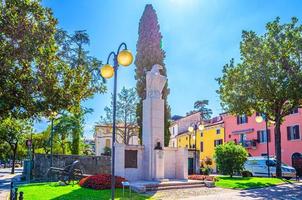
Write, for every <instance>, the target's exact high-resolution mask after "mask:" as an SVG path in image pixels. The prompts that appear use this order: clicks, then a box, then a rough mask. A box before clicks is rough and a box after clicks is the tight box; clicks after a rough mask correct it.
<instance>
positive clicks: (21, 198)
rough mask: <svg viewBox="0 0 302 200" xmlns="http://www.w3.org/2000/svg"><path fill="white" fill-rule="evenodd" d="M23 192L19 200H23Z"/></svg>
mask: <svg viewBox="0 0 302 200" xmlns="http://www.w3.org/2000/svg"><path fill="white" fill-rule="evenodd" d="M23 199H24V198H23V192H20V196H19V200H23Z"/></svg>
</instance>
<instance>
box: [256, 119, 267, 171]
mask: <svg viewBox="0 0 302 200" xmlns="http://www.w3.org/2000/svg"><path fill="white" fill-rule="evenodd" d="M255 120H256V122H257V123H262V122H263V120H264V121H265V133H266V153H267V176H268V177H270V174H271V173H270V162H269V144H268V140H269V137H268V125H267V124H268V119H267V115H266V114H261V115H259V116H256V118H255Z"/></svg>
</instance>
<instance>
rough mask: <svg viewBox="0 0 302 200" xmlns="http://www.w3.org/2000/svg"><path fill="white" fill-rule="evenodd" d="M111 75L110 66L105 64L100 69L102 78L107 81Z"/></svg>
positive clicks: (112, 69)
mask: <svg viewBox="0 0 302 200" xmlns="http://www.w3.org/2000/svg"><path fill="white" fill-rule="evenodd" d="M113 74H114V68H113V67H112V66H111V65H109V64H106V65H104V66H103V67H102V68H101V75H102V77H104V78H107V79H108V78H111V77H112V76H113Z"/></svg>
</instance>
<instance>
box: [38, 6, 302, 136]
mask: <svg viewBox="0 0 302 200" xmlns="http://www.w3.org/2000/svg"><path fill="white" fill-rule="evenodd" d="M42 2H43V5H44V6H47V7H50V8H51V9H52V10H53V12H54V15H55V17H56V18H57V19H58V21H59V27H60V28H63V29H65V30H67V31H69V32H73V31H75V30H87V32H88V34H89V36H90V46H89V48H88V49H89V50H90V52H91V54H92V55H93V56H95V57H97V58H98V59H100V60H103V61H105V60H106V59H107V55H108V53H109V52H110V51H112V50H116V48H117V47H118V45H119V44H120V43H121V42H123V41H124V42H126V43H127V45H128V48H129V49H130V50H131V51H132V52H133V53H134V54H135V52H136V48H135V46H136V41H137V38H138V23H139V19H140V17H141V15H142V13H143V10H144V7H145V5H146V4H149V3H151V4H152V5H153V7H154V8H155V10H156V12H157V15H158V20H159V24H160V28H161V33H162V35H163V49H164V50H165V51H166V59H165V64H166V68H167V73H168V81H169V87H170V95H169V97H168V100H169V103H170V106H171V108H172V115H175V114H177V115H185V113H186V112H188V111H190V110H192V108H193V103H194V102H195V101H196V100H198V99H208V100H209V101H210V105H209V107H210V108H211V109H212V110H213V112H214V115H218V114H219V113H221V112H222V109H221V107H220V101H219V96H218V95H217V94H216V90H217V88H218V84H217V82H216V81H215V78H217V77H219V76H221V70H222V67H223V65H224V64H226V63H227V62H228V61H229V60H230V59H231V58H235V61H237V62H238V61H239V59H240V52H239V44H240V40H241V32H242V30H253V31H256V32H257V33H259V34H262V33H264V32H265V24H266V23H267V22H269V21H272V20H273V19H275V18H276V17H277V16H280V17H281V21H282V22H288V21H289V20H290V19H291V17H292V16H296V17H298V18H299V19H301V21H302V12H301V10H302V1H299V0H290V1H289V0H288V1H285V0H283V1H282V0H266V1H263V0H249V1H248V0H156V1H144V0H124V1H120V0H110V1H109V0H89V1H88V0H43V1H42ZM134 69H135V66H134V64H132V65H131V66H130V67H128V68H121V69H120V71H119V77H118V90H120V89H121V88H122V87H123V86H125V87H127V88H130V87H134V86H135V79H134ZM107 86H108V93H107V94H101V95H96V96H94V98H92V99H89V100H87V101H86V102H84V103H83V105H84V106H86V107H89V108H93V110H94V112H93V113H92V114H89V115H87V116H86V122H85V137H88V138H91V137H92V135H93V127H94V125H95V122H97V121H99V118H100V116H101V115H102V114H103V109H104V107H105V106H106V105H108V104H109V102H110V93H111V91H112V86H113V81H112V80H109V81H108V83H107ZM45 124H46V123H40V124H37V125H36V129H37V130H38V131H40V130H43V129H44V128H45Z"/></svg>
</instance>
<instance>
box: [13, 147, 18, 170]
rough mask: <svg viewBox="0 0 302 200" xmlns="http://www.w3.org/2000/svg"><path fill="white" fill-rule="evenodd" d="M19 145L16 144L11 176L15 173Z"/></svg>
mask: <svg viewBox="0 0 302 200" xmlns="http://www.w3.org/2000/svg"><path fill="white" fill-rule="evenodd" d="M17 148H18V143H15V145H14V147H13V163H12V171H11V174H14V173H15V162H16V154H17Z"/></svg>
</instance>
